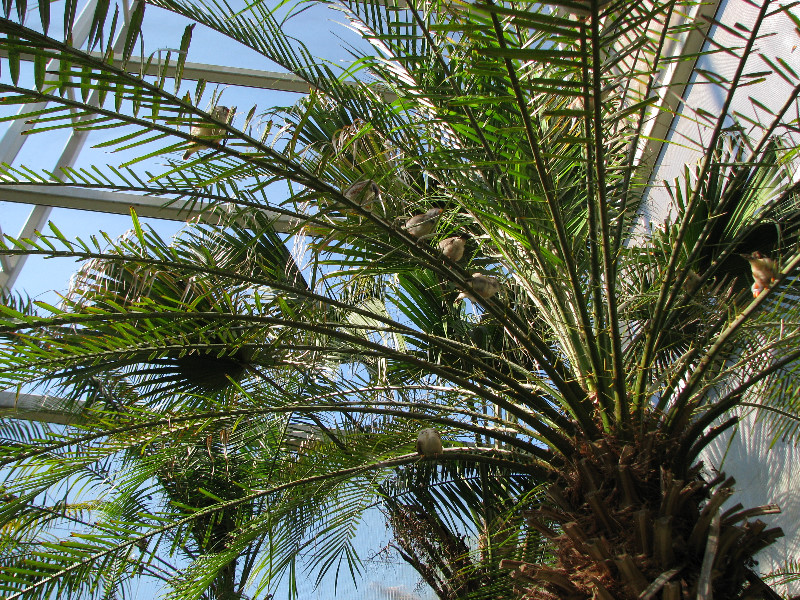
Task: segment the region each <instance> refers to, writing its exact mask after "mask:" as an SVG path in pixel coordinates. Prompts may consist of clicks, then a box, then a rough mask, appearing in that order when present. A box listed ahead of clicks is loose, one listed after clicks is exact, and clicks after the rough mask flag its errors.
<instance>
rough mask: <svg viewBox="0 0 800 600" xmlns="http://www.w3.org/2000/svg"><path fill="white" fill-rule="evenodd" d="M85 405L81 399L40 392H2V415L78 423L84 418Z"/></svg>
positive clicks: (0, 401)
mask: <svg viewBox="0 0 800 600" xmlns="http://www.w3.org/2000/svg"><path fill="white" fill-rule="evenodd" d="M83 407H84V403H83V402H81V401H76V402H67V401H65V400H62V399H60V398H54V397H52V396H41V395H39V394H15V393H13V392H0V417H12V418H15V419H24V420H26V421H44V422H47V423H60V424H62V425H67V424H77V423H80V422H81V420H82V418H81V412H83Z"/></svg>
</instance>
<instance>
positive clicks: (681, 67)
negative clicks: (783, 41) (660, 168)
mask: <svg viewBox="0 0 800 600" xmlns="http://www.w3.org/2000/svg"><path fill="white" fill-rule="evenodd" d="M721 4H722V0H707V1H706V2H704V3H702V4H700V6H699V7H698V8H697V12H696V14H695V15H694V17H693V18H691V21H692V22H693V24H694V25H699V24H700V23H703V22H705V23H707V24H708V25H707V26H698V27H695V28H692V29H691V30H689V32H688V33H687V35H686V39H685V40H684V41H683V43H682V44H681V43H680V42H679V41H677V40H676V41H674V42H673V44H674V46H673V47H674V55H675V56H677V55H687V54H688V55H697V54H698V53H699V52H701V51H702V49H703V46H704V45H705V42H706V39H707V36H708V29H709V28H710V27H711V24H712V23H713V20H714V19H715V18H716V16H717V13H718V11H719V8H720V5H721ZM677 18H680V19H685V17H683V16H682V15H679V16H678V17H677ZM696 65H697V58H694V59H690V60H676V61H673V63H672V64H671V66H670V68H669V69H668V70H667V71H666V73H665V75H664V77H663V78H662V80H661V81H660V82H659V83H658V92H659V101H658V102H657V103H655V104H654V105H653V112H652V113H651V114H654V117H653V119H652V120H651V121H650V122H649V123H648V126H647V128H646V129H645V131H644V133H643V139H644V140H646V141H645V143H644V144H643V145H642V147H641V148H640V150H639V153H638V157H637V158H638V160H637V164H638V165H639V167H640V170H639V173H638V175H639V176H640V177H641V178H642V180H643V181H647V182H648V184H652V182H651V181H650V179H651V178H652V175H653V171H654V170H655V166H656V163H657V162H658V158H659V157H660V155H661V152H662V150H663V148H664V141H665V140H666V138H667V134H668V133H669V130H670V127H672V124H673V122H674V121H675V119H677V118H679V117H678V111H679V109H680V105H681V103H682V102H683V101H684V99H685V97H686V91H687V88H688V87H689V82H690V80H691V78H692V73H693V72H694V69H695V66H696Z"/></svg>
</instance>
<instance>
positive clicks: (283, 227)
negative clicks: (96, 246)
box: [0, 185, 297, 233]
mask: <svg viewBox="0 0 800 600" xmlns="http://www.w3.org/2000/svg"><path fill="white" fill-rule="evenodd" d="M0 200H3V201H6V202H19V203H22V204H35V205H41V206H48V207H57V208H72V209H77V210H88V211H93V212H102V213H110V214H114V215H129V214H130V213H131V209H133V210H135V211H136V214H137V215H138V216H140V217H150V218H154V219H165V220H168V221H188V220H189V219H192V218H195V217H197V216H198V215H201V214H202V213H203V211H204V210H207V209H208V208H209V206H208V205H207V204H202V203H197V204H195V205H194V206H193V207H192V208H187V207H184V206H183V203H182V202H181V201H178V202H174V203H172V204H167V203H168V200H167V199H165V198H159V197H156V196H142V195H139V194H128V193H123V192H108V191H104V190H93V189H86V188H70V187H62V186H46V185H0ZM264 213H265V214H266V215H267V216H268V217H269V218H270V219H272V220H273V222H274V223H273V227H274V229H275V231H278V232H281V233H285V232H287V231H289V230H290V229H291V228H293V227H296V225H297V222H296V220H295V219H292V218H290V217H287V216H285V215H281V214H278V213H275V212H272V211H269V210H265V211H264ZM206 222H211V221H206Z"/></svg>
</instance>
